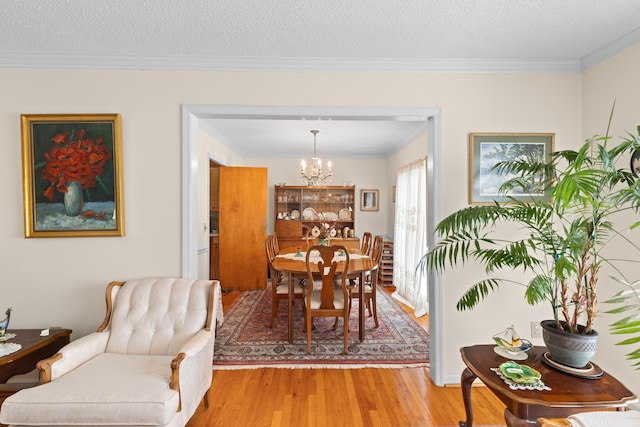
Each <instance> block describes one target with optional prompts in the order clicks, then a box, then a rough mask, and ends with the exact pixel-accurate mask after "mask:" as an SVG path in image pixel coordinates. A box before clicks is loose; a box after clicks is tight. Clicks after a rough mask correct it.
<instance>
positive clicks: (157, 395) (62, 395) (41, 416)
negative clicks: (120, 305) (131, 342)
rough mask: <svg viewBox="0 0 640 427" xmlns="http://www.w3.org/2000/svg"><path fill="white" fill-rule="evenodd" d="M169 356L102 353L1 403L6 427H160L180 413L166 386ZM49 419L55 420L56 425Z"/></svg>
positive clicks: (171, 392) (169, 369) (172, 392)
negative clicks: (118, 426)
mask: <svg viewBox="0 0 640 427" xmlns="http://www.w3.org/2000/svg"><path fill="white" fill-rule="evenodd" d="M172 359H173V356H146V355H130V354H129V355H127V354H113V353H103V354H100V355H98V356H96V357H94V358H93V359H91V360H89V361H88V362H86V363H84V364H83V365H81V366H80V367H78V368H77V369H75V370H73V371H71V372H69V373H67V374H66V375H63V376H62V377H60V378H58V379H56V380H55V381H52V382H50V383H47V384H42V385H40V386H37V387H33V388H29V389H24V390H21V391H20V392H18V393H16V394H14V395H13V396H10V397H9V398H7V400H5V401H4V403H3V405H2V420H0V422H2V423H4V424H19V425H35V426H37V425H68V426H73V425H97V426H99V425H114V424H115V425H163V424H167V423H168V422H169V421H170V420H171V419H172V418H173V417H174V416H175V415H176V411H177V410H178V400H179V397H178V392H177V391H175V390H171V389H170V388H169V382H170V379H171V360H172ZM51 420H55V423H54V422H52V421H51Z"/></svg>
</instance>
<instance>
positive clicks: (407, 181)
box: [393, 158, 429, 317]
mask: <svg viewBox="0 0 640 427" xmlns="http://www.w3.org/2000/svg"><path fill="white" fill-rule="evenodd" d="M426 251H427V160H426V158H422V159H419V160H416V161H414V162H412V163H410V164H408V165H406V166H403V167H401V168H400V169H399V170H398V177H397V180H396V214H395V225H394V237H393V284H394V285H395V287H396V291H395V292H394V293H393V297H394V298H396V299H398V300H400V301H402V302H403V303H405V304H407V305H408V306H410V307H413V309H414V312H415V315H416V316H417V317H420V316H423V315H425V314H427V313H428V312H429V301H428V288H427V278H426V277H424V276H423V275H420V274H419V273H418V274H416V266H417V265H418V261H420V258H421V257H422V256H423V255H424V254H425V253H426Z"/></svg>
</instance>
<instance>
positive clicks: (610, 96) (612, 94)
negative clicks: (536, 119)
mask: <svg viewBox="0 0 640 427" xmlns="http://www.w3.org/2000/svg"><path fill="white" fill-rule="evenodd" d="M638 69H640V46H636V47H635V48H632V49H630V50H628V51H626V52H624V53H622V54H620V55H617V56H615V57H613V58H610V59H609V60H607V61H605V62H603V63H602V64H600V65H599V66H597V67H594V68H593V69H590V70H589V71H587V72H585V73H584V77H583V79H584V84H583V91H582V97H583V101H584V102H583V103H582V115H583V120H582V123H583V126H582V137H583V139H587V138H590V137H592V136H593V135H606V133H607V127H608V126H609V125H610V131H609V135H610V136H611V137H612V142H618V141H620V140H621V138H626V137H630V135H633V136H635V137H638V136H639V135H640V128H639V126H640V109H639V108H638V99H640V85H638V84H637V80H638V77H637V75H638V73H637V70H638ZM614 103H615V107H614ZM612 111H613V115H612V116H611V122H610V123H609V117H610V115H611V112H612ZM628 166H629V164H628V160H625V163H623V164H622V165H620V167H628ZM636 221H638V213H637V212H632V211H629V212H627V213H626V215H625V217H624V218H619V219H617V224H627V225H629V224H633V223H635V222H636ZM625 234H626V237H627V238H628V239H629V243H626V244H625V242H624V241H621V240H620V239H618V240H617V241H616V243H615V244H613V245H607V247H605V248H603V251H605V252H604V253H605V254H606V256H607V257H610V258H614V259H627V260H632V261H631V262H627V263H624V264H622V265H621V267H622V270H621V271H612V270H611V269H610V268H608V267H607V266H603V269H602V271H601V272H600V274H599V276H600V280H599V284H598V299H599V301H600V305H599V310H598V312H599V318H598V319H597V320H596V330H597V331H598V333H599V338H598V351H597V352H596V355H595V357H594V362H595V363H597V364H599V365H600V366H602V367H603V368H605V369H606V370H607V371H608V372H610V373H612V374H613V375H614V376H616V377H617V378H619V379H621V380H622V381H623V383H625V385H626V386H627V387H629V388H631V389H632V390H633V391H634V392H635V393H636V395H639V396H640V371H639V370H638V369H634V366H633V364H634V363H637V359H636V360H635V361H633V362H632V361H627V360H625V357H626V356H625V355H626V354H627V353H629V352H631V351H632V350H634V349H637V348H638V345H631V346H617V345H616V343H617V342H619V341H622V340H623V339H625V338H630V337H629V336H621V335H612V334H610V333H608V331H607V328H608V326H609V325H610V324H612V323H613V322H614V321H616V320H619V319H620V318H621V317H620V316H619V315H613V314H607V313H606V311H607V310H610V309H611V308H613V307H612V306H611V305H608V304H605V303H602V301H605V300H607V299H609V298H611V297H612V296H613V295H614V294H615V293H616V292H618V291H619V290H622V286H620V285H619V284H618V283H617V282H616V281H615V280H613V279H612V277H614V276H615V277H623V276H622V275H624V277H626V279H627V280H629V281H631V282H633V281H636V280H640V263H639V262H638V259H640V253H639V252H640V251H638V249H637V248H638V246H640V230H638V229H635V230H633V231H630V232H629V233H625ZM614 360H615V361H618V363H613V361H614ZM636 368H637V366H636ZM636 407H637V408H638V409H640V404H636Z"/></svg>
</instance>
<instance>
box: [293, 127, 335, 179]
mask: <svg viewBox="0 0 640 427" xmlns="http://www.w3.org/2000/svg"><path fill="white" fill-rule="evenodd" d="M318 132H320V131H319V130H312V131H311V133H312V134H313V158H312V159H311V164H309V167H307V163H306V162H305V161H304V160H302V162H300V164H301V165H302V169H301V170H300V178H301V179H302V182H303V183H304V184H306V185H308V186H310V187H315V186H316V185H322V184H324V182H325V180H327V179H328V180H329V182H331V175H332V172H331V161H329V162H327V166H328V168H329V170H328V171H326V172H325V171H323V170H322V160H320V159H319V158H318V155H317V154H316V136H317V135H318Z"/></svg>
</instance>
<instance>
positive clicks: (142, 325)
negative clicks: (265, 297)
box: [0, 278, 222, 427]
mask: <svg viewBox="0 0 640 427" xmlns="http://www.w3.org/2000/svg"><path fill="white" fill-rule="evenodd" d="M106 300H107V314H106V317H105V320H104V322H103V323H102V325H101V326H100V327H99V328H98V331H97V332H94V333H91V334H89V335H87V336H85V337H82V338H80V339H78V340H75V341H73V342H71V343H70V344H68V345H67V346H65V347H63V348H62V349H61V350H60V351H59V353H57V354H56V355H54V356H53V357H51V358H49V359H46V360H43V361H41V362H39V363H38V368H39V369H40V378H41V381H42V383H43V384H41V385H38V386H36V387H33V388H30V389H25V390H21V391H20V392H18V393H16V394H14V395H13V396H10V397H9V398H7V399H6V400H5V401H4V403H3V404H2V408H1V411H0V422H1V423H3V424H9V425H12V426H54V425H55V426H61V425H64V426H142V425H144V426H172V427H173V426H184V425H185V424H186V423H187V421H189V419H190V418H191V416H192V415H193V413H194V412H195V410H196V408H197V407H198V405H199V403H200V401H201V400H202V399H203V398H204V404H205V406H208V392H209V387H210V386H211V378H212V366H211V365H212V361H213V345H214V339H215V323H214V322H215V320H216V319H220V320H221V319H222V318H221V316H222V306H221V301H220V285H219V283H218V282H217V281H206V280H191V279H179V278H158V279H141V280H131V281H128V282H124V283H123V282H112V283H111V284H109V286H108V287H107V291H106Z"/></svg>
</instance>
